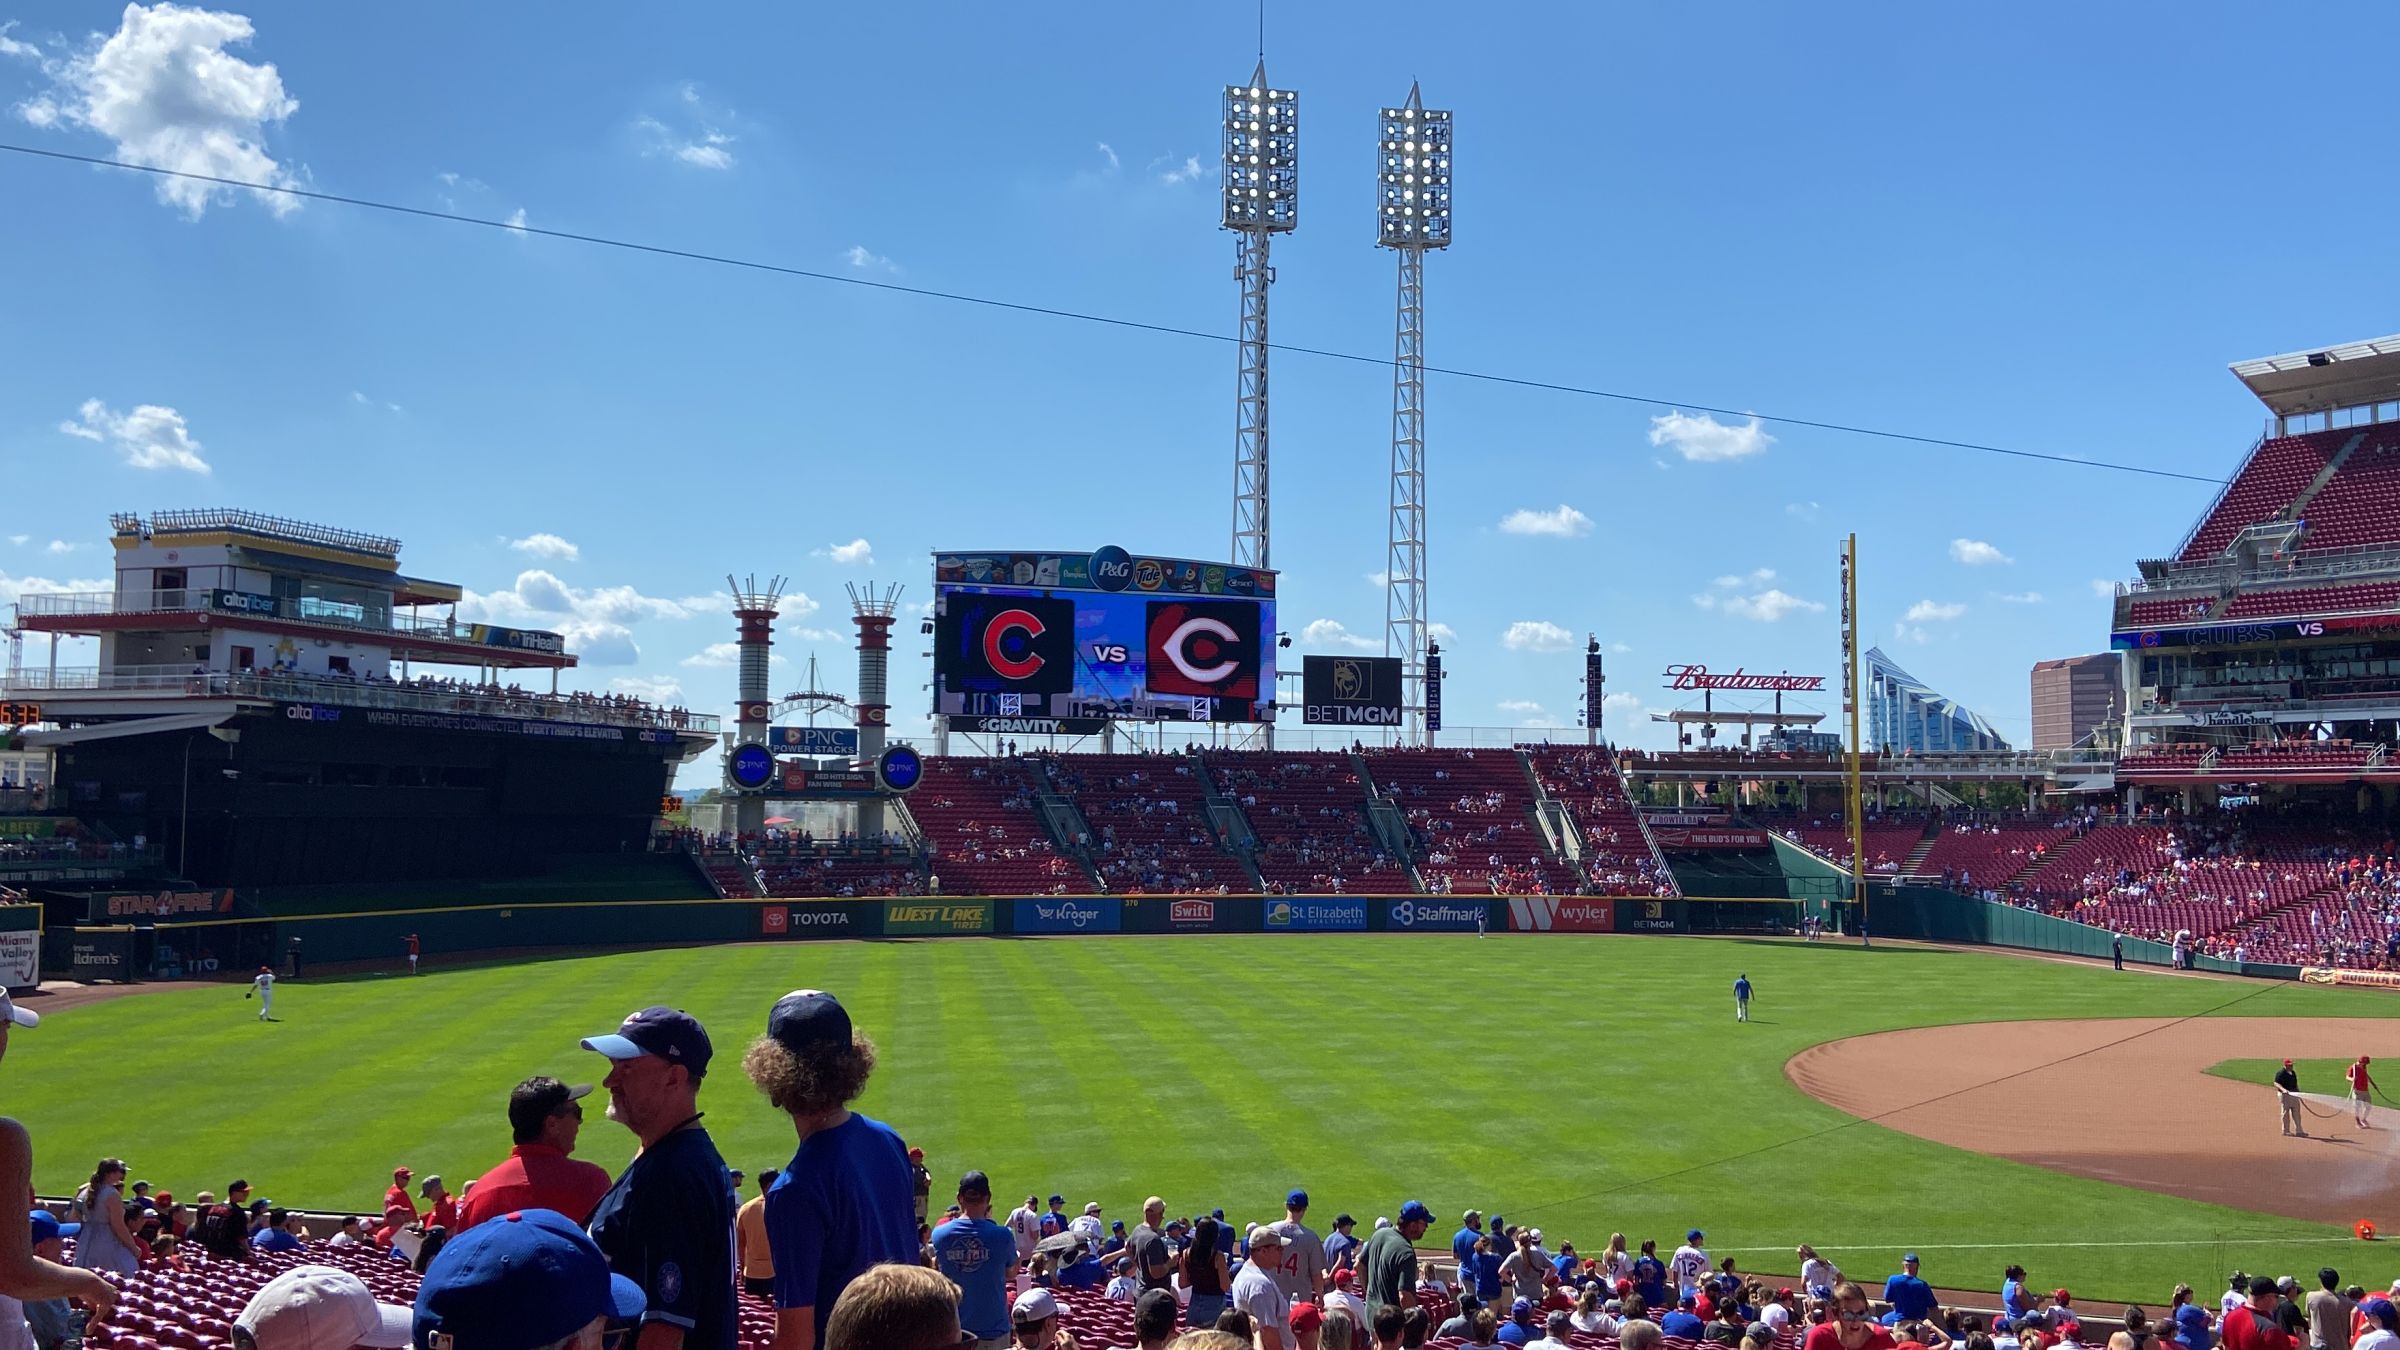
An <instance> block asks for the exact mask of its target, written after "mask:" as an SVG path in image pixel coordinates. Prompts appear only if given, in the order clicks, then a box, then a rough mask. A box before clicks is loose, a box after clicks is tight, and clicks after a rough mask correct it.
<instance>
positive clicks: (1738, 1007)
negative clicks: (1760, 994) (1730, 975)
mask: <svg viewBox="0 0 2400 1350" xmlns="http://www.w3.org/2000/svg"><path fill="white" fill-rule="evenodd" d="M1733 1020H1734V1021H1736V1022H1747V1021H1749V1020H1750V977H1749V976H1748V975H1746V974H1745V975H1739V976H1736V977H1735V978H1734V981H1733Z"/></svg>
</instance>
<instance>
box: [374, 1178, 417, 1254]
mask: <svg viewBox="0 0 2400 1350" xmlns="http://www.w3.org/2000/svg"><path fill="white" fill-rule="evenodd" d="M415 1175H416V1174H415V1173H414V1172H411V1171H410V1170H409V1169H408V1165H407V1164H406V1163H403V1164H401V1165H400V1166H398V1167H395V1168H393V1169H392V1188H391V1189H390V1190H388V1191H385V1192H384V1193H383V1226H382V1227H380V1228H378V1229H376V1230H375V1245H376V1246H378V1247H389V1246H391V1245H392V1239H393V1238H394V1237H396V1236H398V1235H399V1232H400V1230H401V1229H403V1228H406V1227H408V1226H409V1225H410V1224H412V1223H415V1222H416V1221H417V1202H416V1201H414V1200H411V1199H409V1197H408V1179H409V1178H410V1177H412V1176H415Z"/></svg>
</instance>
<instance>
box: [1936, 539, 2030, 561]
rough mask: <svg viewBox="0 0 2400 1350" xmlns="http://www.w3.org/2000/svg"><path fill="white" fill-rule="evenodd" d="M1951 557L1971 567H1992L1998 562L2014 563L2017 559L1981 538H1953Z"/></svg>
mask: <svg viewBox="0 0 2400 1350" xmlns="http://www.w3.org/2000/svg"><path fill="white" fill-rule="evenodd" d="M1950 557H1951V558H1952V560H1954V561H1956V562H1960V563H1964V564H1965V565H1967V566H1969V567H1990V566H1992V565H1994V564H1996V563H2012V562H2015V561H2016V559H2014V558H2012V557H2010V556H2008V555H2007V554H2005V553H2002V552H2001V551H2000V550H1999V549H1996V548H1994V547H1992V546H1991V545H1990V544H1987V543H1985V542H1983V541H1982V540H1980V539H1953V540H1951V541H1950Z"/></svg>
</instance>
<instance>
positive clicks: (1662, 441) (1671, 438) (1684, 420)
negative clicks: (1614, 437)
mask: <svg viewBox="0 0 2400 1350" xmlns="http://www.w3.org/2000/svg"><path fill="white" fill-rule="evenodd" d="M1650 443H1651V444H1652V445H1663V446H1667V447H1669V448H1671V449H1673V450H1674V451H1675V453H1676V454H1679V455H1681V456H1683V457H1684V458H1685V459H1687V460H1691V461H1693V462H1695V463H1703V464H1706V463H1720V462H1723V461H1725V460H1731V459H1747V458H1749V457H1750V456H1752V455H1755V454H1760V453H1763V452H1764V451H1765V450H1766V448H1767V447H1768V446H1770V445H1773V444H1774V443H1775V438H1774V437H1773V436H1770V435H1768V434H1767V431H1766V428H1764V427H1762V426H1760V425H1759V422H1758V419H1757V418H1755V417H1753V418H1751V419H1750V420H1749V421H1748V422H1746V423H1743V424H1742V425H1740V426H1728V425H1726V424H1725V423H1723V422H1720V421H1718V420H1717V419H1716V418H1714V417H1711V416H1709V415H1708V414H1706V413H1702V414H1700V415H1699V416H1697V417H1694V416H1691V415H1689V414H1687V413H1683V412H1671V413H1665V414H1662V415H1660V416H1657V417H1653V418H1651V419H1650Z"/></svg>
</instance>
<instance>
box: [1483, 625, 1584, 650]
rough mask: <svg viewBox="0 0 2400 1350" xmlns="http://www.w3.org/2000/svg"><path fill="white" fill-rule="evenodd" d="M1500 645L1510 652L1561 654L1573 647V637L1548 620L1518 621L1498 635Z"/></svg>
mask: <svg viewBox="0 0 2400 1350" xmlns="http://www.w3.org/2000/svg"><path fill="white" fill-rule="evenodd" d="M1500 645H1501V646H1503V647H1506V648H1508V649H1509V650H1510V651H1512V652H1563V651H1565V650H1566V649H1567V648H1569V647H1572V646H1574V645H1575V635H1574V634H1573V633H1570V632H1568V631H1567V630H1566V629H1564V628H1561V627H1559V626H1558V625H1557V624H1554V623H1552V622H1550V621H1549V620H1548V619H1519V620H1517V621H1516V622H1515V623H1512V624H1510V625H1509V626H1508V631H1506V632H1504V633H1502V634H1501V635H1500Z"/></svg>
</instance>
